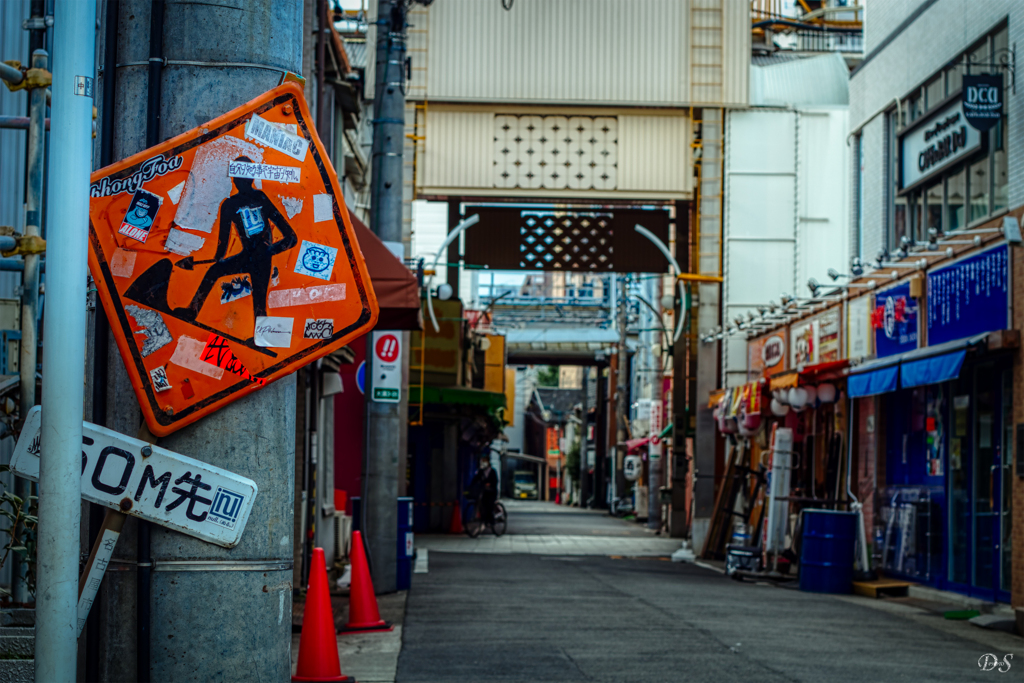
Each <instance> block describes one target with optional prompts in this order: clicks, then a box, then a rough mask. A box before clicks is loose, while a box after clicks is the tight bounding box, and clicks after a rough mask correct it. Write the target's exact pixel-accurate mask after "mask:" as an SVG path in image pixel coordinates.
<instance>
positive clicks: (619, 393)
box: [611, 275, 629, 515]
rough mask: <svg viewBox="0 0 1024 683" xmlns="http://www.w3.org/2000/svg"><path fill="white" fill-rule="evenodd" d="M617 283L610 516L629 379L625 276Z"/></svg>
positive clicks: (622, 453) (623, 439)
mask: <svg viewBox="0 0 1024 683" xmlns="http://www.w3.org/2000/svg"><path fill="white" fill-rule="evenodd" d="M616 277H617V279H618V281H619V309H618V323H617V324H618V326H619V362H618V369H617V371H616V373H615V426H616V429H615V462H614V463H613V465H612V473H611V475H612V487H613V488H612V490H613V491H614V494H613V495H612V514H613V515H614V514H615V513H616V512H617V510H616V507H617V505H616V502H615V497H616V496H621V495H622V493H623V492H622V491H621V490H620V489H619V472H620V471H621V470H622V460H623V458H624V457H625V455H626V447H625V446H624V445H623V444H625V443H626V438H627V437H626V414H627V413H626V382H627V380H628V379H629V372H628V370H627V368H628V367H629V361H628V360H627V357H626V307H627V306H628V301H627V300H626V276H625V275H618V276H616Z"/></svg>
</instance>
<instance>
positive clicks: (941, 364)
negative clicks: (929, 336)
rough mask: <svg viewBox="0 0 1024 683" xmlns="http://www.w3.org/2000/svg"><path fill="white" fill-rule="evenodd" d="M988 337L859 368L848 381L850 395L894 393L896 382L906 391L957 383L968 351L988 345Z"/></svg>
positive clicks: (875, 362)
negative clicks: (948, 382)
mask: <svg viewBox="0 0 1024 683" xmlns="http://www.w3.org/2000/svg"><path fill="white" fill-rule="evenodd" d="M988 337H989V333H987V332H986V333H985V334H979V335H976V336H973V337H964V338H963V339H956V340H954V341H950V342H946V343H944V344H936V345H935V346H926V347H924V348H922V349H915V350H914V351H908V352H907V353H902V354H899V355H895V356H889V357H888V358H881V359H879V360H875V361H871V362H869V363H864V364H863V365H858V366H857V367H856V368H854V369H852V370H850V376H849V377H848V378H847V380H846V387H847V393H848V394H849V396H850V398H858V397H861V396H874V395H875V394H884V393H886V392H888V391H895V390H896V386H897V379H898V380H899V385H900V386H903V387H907V388H909V387H919V386H923V385H925V384H936V383H938V382H945V381H947V380H951V379H956V378H957V377H959V376H960V367H961V366H962V365H963V362H964V358H965V357H966V355H967V349H969V348H971V347H973V346H977V345H979V344H985V343H986V342H987V341H988Z"/></svg>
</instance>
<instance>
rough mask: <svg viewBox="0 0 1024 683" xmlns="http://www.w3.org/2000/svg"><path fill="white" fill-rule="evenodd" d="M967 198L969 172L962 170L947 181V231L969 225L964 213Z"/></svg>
mask: <svg viewBox="0 0 1024 683" xmlns="http://www.w3.org/2000/svg"><path fill="white" fill-rule="evenodd" d="M966 197H967V171H966V170H965V169H963V168H961V169H960V170H959V171H957V172H956V173H954V174H953V175H951V176H949V179H948V180H947V181H946V231H947V232H949V231H952V230H959V229H960V228H962V227H964V226H965V225H967V220H966V214H965V211H964V207H965V200H966Z"/></svg>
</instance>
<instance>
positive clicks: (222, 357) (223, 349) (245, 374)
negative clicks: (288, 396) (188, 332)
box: [199, 332, 267, 386]
mask: <svg viewBox="0 0 1024 683" xmlns="http://www.w3.org/2000/svg"><path fill="white" fill-rule="evenodd" d="M199 359H200V360H204V361H206V362H207V363H211V364H213V365H216V366H217V367H218V368H224V369H225V370H227V371H228V372H230V373H233V374H236V375H238V376H239V377H241V378H243V379H248V380H252V381H253V382H255V383H256V384H258V385H260V386H263V385H264V384H266V383H267V382H266V380H264V379H261V378H259V377H253V376H252V374H251V373H250V372H249V371H248V370H247V369H246V368H245V366H244V365H242V361H240V360H238V357H237V356H236V355H235V354H234V353H233V352H232V351H231V348H230V347H229V346H228V340H227V339H225V338H224V337H222V336H220V335H219V334H217V333H215V332H211V333H210V338H209V339H207V340H206V346H205V347H204V348H203V353H202V354H201V355H200V356H199Z"/></svg>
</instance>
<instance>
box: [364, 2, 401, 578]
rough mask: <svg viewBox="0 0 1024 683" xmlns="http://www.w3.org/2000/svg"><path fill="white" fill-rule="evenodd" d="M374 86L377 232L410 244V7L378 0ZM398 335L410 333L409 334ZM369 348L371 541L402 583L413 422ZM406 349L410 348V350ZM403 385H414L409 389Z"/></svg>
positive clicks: (374, 562) (376, 556) (367, 521)
mask: <svg viewBox="0 0 1024 683" xmlns="http://www.w3.org/2000/svg"><path fill="white" fill-rule="evenodd" d="M374 74H375V76H374V90H373V148H372V157H373V158H372V165H371V173H372V177H371V180H370V229H371V230H373V232H374V233H375V234H376V235H377V236H378V237H380V238H381V240H383V241H385V242H399V243H400V242H401V241H402V174H403V173H404V168H403V167H402V148H403V146H404V145H405V94H404V92H403V90H404V89H405V86H404V81H405V5H404V3H403V2H402V1H401V0H398V1H397V2H396V1H393V0H379V1H378V3H377V61H376V71H375V72H374ZM395 336H396V337H399V338H402V337H406V338H407V335H402V333H401V332H395ZM372 339H373V337H371V338H370V342H369V343H368V344H367V347H366V355H367V373H366V387H365V389H366V438H365V439H364V444H365V445H364V453H363V511H362V512H363V517H362V525H363V539H364V540H365V542H366V546H367V551H368V552H369V555H370V570H371V573H372V577H373V587H374V588H375V589H376V590H377V591H378V592H380V593H390V592H393V591H394V590H396V588H397V576H396V572H397V564H396V563H397V561H398V558H397V552H398V550H397V548H398V502H397V499H398V461H399V455H400V453H399V450H400V448H401V444H402V438H401V433H402V430H404V429H406V419H405V415H404V414H403V412H402V404H401V403H382V402H378V401H376V400H374V392H373V385H374V381H375V380H376V379H377V378H375V377H373V376H372V374H373V373H371V372H369V368H370V367H371V359H370V356H371V355H372V354H373V353H375V350H374V348H373V343H372ZM404 352H405V350H404V349H403V353H404ZM403 390H408V389H407V387H405V386H403Z"/></svg>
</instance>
